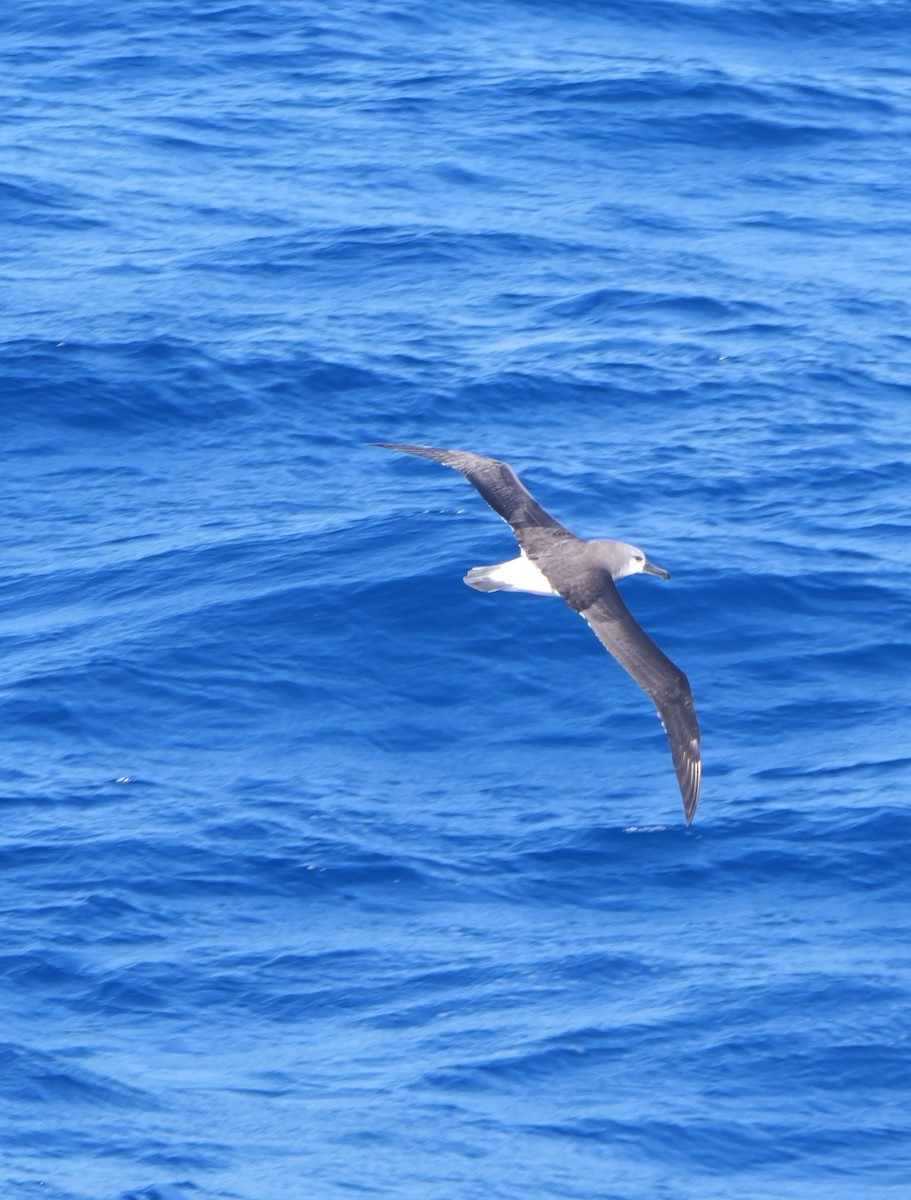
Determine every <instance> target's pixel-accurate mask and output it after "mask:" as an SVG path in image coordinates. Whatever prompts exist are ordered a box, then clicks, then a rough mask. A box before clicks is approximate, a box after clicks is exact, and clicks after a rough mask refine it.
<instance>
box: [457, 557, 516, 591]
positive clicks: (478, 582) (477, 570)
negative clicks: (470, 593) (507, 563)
mask: <svg viewBox="0 0 911 1200" xmlns="http://www.w3.org/2000/svg"><path fill="white" fill-rule="evenodd" d="M499 566H500V564H499V563H497V565H496V566H493V567H472V568H471V570H470V571H469V572H468V574H467V575H466V576H465V582H466V583H467V584H468V586H469V587H473V588H476V589H477V590H478V591H479V592H502V591H508V590H509V584H508V583H504V582H503V581H502V580H498V579H495V578H494V573H495V572H496V571H497V569H498V567H499Z"/></svg>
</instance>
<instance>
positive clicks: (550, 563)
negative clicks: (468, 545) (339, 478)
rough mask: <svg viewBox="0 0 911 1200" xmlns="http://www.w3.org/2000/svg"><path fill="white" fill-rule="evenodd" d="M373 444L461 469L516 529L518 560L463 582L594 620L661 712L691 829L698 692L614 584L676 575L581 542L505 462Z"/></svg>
mask: <svg viewBox="0 0 911 1200" xmlns="http://www.w3.org/2000/svg"><path fill="white" fill-rule="evenodd" d="M371 444H372V445H374V446H379V447H381V448H382V449H384V450H398V451H400V452H401V453H402V454H415V455H417V456H418V457H419V458H429V459H431V460H432V461H433V462H438V463H441V464H442V465H443V466H444V467H452V469H453V470H454V471H461V473H462V474H463V475H464V476H465V478H466V479H467V480H468V482H469V483H471V484H473V485H474V487H475V488H477V490H478V491H479V492H480V493H481V495H482V496H483V498H484V499H485V500H486V501H487V503H488V504H489V505H490V507H491V508H492V509H493V510H494V512H496V513H498V514H499V515H500V516H501V517H502V518H503V520H504V521H506V522H507V523H508V524H509V525H510V526H511V527H512V531H513V533H514V534H515V537H516V541H517V542H518V543H519V548H520V550H521V553H520V555H519V557H518V558H513V559H510V560H509V561H508V562H504V563H496V564H495V565H494V566H491V567H472V568H471V570H470V571H469V572H468V574H467V575H466V576H465V583H467V584H468V586H469V587H473V588H476V589H477V590H478V591H481V592H499V591H503V592H533V593H534V594H536V595H544V596H561V597H562V598H563V599H564V600H565V601H566V603H567V604H568V605H569V607H570V608H571V609H573V610H574V611H575V612H577V613H579V615H580V616H581V617H583V618H584V619H585V620H586V621H587V622H588V624H589V626H590V627H591V629H592V632H593V633H594V634H595V636H596V637H597V638H598V640H599V641H600V642H601V643H602V645H603V646H604V647H605V649H606V650H607V651H608V652H609V653H610V654H612V655H613V656H614V658H615V659H616V660H617V662H618V663H619V664H620V666H621V667H623V668H624V669H625V670H626V671H628V672H629V674H630V675H632V677H633V679H635V681H636V683H638V684H639V686H640V687H641V688H643V689H644V690H645V691H646V692H647V693H648V695H649V696H650V697H651V699H652V702H653V703H654V705H655V707H656V708H657V710H658V716H659V717H660V718H661V723H662V725H663V726H664V731H665V733H666V734H667V738H668V741H669V742H670V747H671V758H672V759H673V762H674V771H675V772H676V775H677V783H678V784H679V785H680V794H681V796H682V797H683V811H684V814H685V815H686V823H687V825H689V824H690V822H691V821H692V819H693V814H694V813H695V811H696V804H697V802H698V800H699V784H700V781H701V779H702V762H701V759H700V753H699V724H698V722H697V720H696V708H695V705H694V704H693V693H692V690H691V689H690V684H689V680H688V679H687V677H686V676H685V675H684V673H683V672H682V671H681V670H680V668H679V667H677V666H675V665H674V663H672V662H671V660H670V659H669V658H668V657H667V655H666V654H664V653H663V652H662V651H661V650H659V649H658V647H657V646H656V645H655V643H654V642H653V641H652V639H651V638H650V637H649V636H648V634H647V633H646V632H645V630H644V629H643V628H642V627H641V625H639V623H638V622H637V621H636V619H635V618H634V617H633V614H632V613H631V612H630V610H629V609H628V608H627V607H626V604H625V603H624V602H623V599H622V597H621V596H620V593H619V591H618V590H617V587H616V581H617V580H618V579H624V578H625V577H626V576H627V575H638V574H640V573H644V574H646V575H657V576H658V578H659V579H670V572H669V571H666V570H665V569H664V568H663V567H658V566H656V565H655V564H654V563H653V562H649V560H648V557H647V555H646V554H645V553H644V552H643V551H642V550H640V549H639V548H638V546H631V545H629V544H628V543H627V542H616V541H613V540H611V539H610V538H592V539H590V540H586V539H584V538H580V537H576V535H575V534H574V533H571V532H570V531H569V530H568V529H567V528H566V526H565V525H561V524H560V522H559V521H558V520H557V519H556V518H555V517H552V516H551V515H550V513H549V512H547V511H546V510H545V509H544V508H542V507H541V505H540V504H539V503H538V502H537V500H535V498H534V496H532V494H531V492H529V491H528V489H527V488H526V487H525V485H524V484H523V483H522V482H521V480H520V479H519V477H518V475H516V473H515V471H514V470H513V469H512V467H510V466H509V465H508V464H507V463H504V462H500V461H498V460H497V459H495V458H486V457H484V455H481V454H471V453H470V452H469V451H467V450H439V449H436V448H435V447H433V446H412V445H410V444H408V443H406V442H373V443H371Z"/></svg>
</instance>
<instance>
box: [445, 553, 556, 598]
mask: <svg viewBox="0 0 911 1200" xmlns="http://www.w3.org/2000/svg"><path fill="white" fill-rule="evenodd" d="M465 582H466V583H467V584H468V586H469V587H473V588H477V590H478V591H479V592H532V593H533V594H534V595H536V596H559V594H560V593H559V592H555V591H554V589H553V588H552V587H551V586H550V583H549V582H548V579H547V576H546V575H545V574H544V572H543V571H541V570H539V568H538V567H536V566H535V564H534V563H533V562H532V561H531V559H530V558H527V557H526V556H525V554H520V555H519V557H518V558H511V559H510V560H509V562H504V563H497V564H496V565H495V566H492V567H472V568H471V570H470V571H469V572H468V574H467V575H466V576H465Z"/></svg>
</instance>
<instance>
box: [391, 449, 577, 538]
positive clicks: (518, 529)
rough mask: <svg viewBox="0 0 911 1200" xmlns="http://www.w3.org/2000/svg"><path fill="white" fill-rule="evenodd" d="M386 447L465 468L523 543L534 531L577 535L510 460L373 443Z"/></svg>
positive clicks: (466, 476)
mask: <svg viewBox="0 0 911 1200" xmlns="http://www.w3.org/2000/svg"><path fill="white" fill-rule="evenodd" d="M371 445H374V446H381V447H382V448H383V449H384V450H400V451H401V452H402V453H403V454H416V455H417V456H418V457H419V458H429V459H432V460H433V461H434V462H438V463H442V465H443V466H444V467H452V469H453V470H454V471H461V472H462V474H463V475H464V476H465V478H466V479H467V480H468V482H469V483H471V484H473V485H474V486H475V487H476V488H477V489H478V491H479V492H480V493H481V495H482V496H483V497H484V499H485V500H486V501H487V503H488V504H489V505H490V507H491V508H492V509H493V510H494V512H496V513H499V514H500V516H501V517H502V518H503V520H504V521H507V522H508V523H509V524H510V525H511V526H512V528H513V532H514V533H515V535H516V538H517V540H518V542H519V544H520V545H522V544H523V534H524V533H526V532H527V533H531V532H532V531H533V530H547V531H548V532H551V533H556V534H566V535H568V536H569V537H573V536H574V535H573V534H570V532H569V530H568V529H567V528H566V526H565V525H561V524H560V522H559V521H558V520H557V519H556V517H552V516H551V515H550V513H549V512H548V511H547V510H546V509H545V508H542V507H541V505H540V504H539V503H538V502H537V500H536V499H535V498H534V496H533V495H532V494H531V492H529V490H528V488H527V487H525V485H524V484H523V483H522V481H521V480H520V479H519V477H518V475H517V474H516V473H515V471H514V470H513V469H512V467H511V466H509V464H508V463H504V462H500V461H499V460H498V459H496V458H485V457H484V455H482V454H471V453H469V452H468V451H467V450H437V449H435V448H434V447H433V446H411V445H408V444H407V443H405V442H372V443H371Z"/></svg>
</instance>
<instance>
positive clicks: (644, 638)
mask: <svg viewBox="0 0 911 1200" xmlns="http://www.w3.org/2000/svg"><path fill="white" fill-rule="evenodd" d="M581 615H582V616H583V617H584V618H585V620H586V621H587V622H588V624H589V625H590V626H591V628H592V630H593V631H594V633H595V636H596V637H597V638H598V640H599V641H600V642H601V643H602V645H603V646H604V647H605V648H606V649H607V650H608V651H609V652H610V653H611V654H612V655H613V656H614V658H615V659H616V660H617V662H618V663H619V664H620V666H621V667H623V668H624V670H626V671H628V672H629V673H630V675H632V677H633V679H635V681H636V683H638V684H639V686H640V687H641V688H644V689H645V691H646V692H648V694H649V696H651V698H652V700H653V702H654V704H655V707H656V708H657V709H658V716H659V717H660V718H661V723H662V725H663V726H664V731H665V733H666V734H667V740H668V741H669V742H670V745H671V758H672V759H673V760H674V771H675V772H676V774H677V782H678V784H679V785H680V794H681V796H682V797H683V811H684V813H685V814H686V823H687V825H689V824H690V822H691V821H692V819H693V814H694V813H695V812H696V805H697V803H698V801H699V785H700V782H701V780H702V761H701V758H700V749H699V722H698V721H697V719H696V706H695V705H694V704H693V693H692V691H691V689H690V683H689V680H688V679H687V677H686V676H685V675H684V673H683V672H682V671H681V670H680V668H679V667H676V666H674V664H673V663H672V662H671V660H670V659H669V658H668V657H667V655H666V654H664V653H663V651H661V650H659V649H658V647H657V646H656V645H655V643H654V642H653V641H652V639H651V638H650V637H649V636H648V634H647V633H646V632H645V630H644V629H643V628H642V626H641V625H640V624H639V623H638V621H637V620H636V619H635V617H634V616H633V614H632V613H631V612H630V610H629V609H628V608H627V607H626V605H625V604H624V602H623V597H622V596H621V595H620V593H619V592H618V591H617V587H616V585H615V584H614V581H613V580H612V579H611V577H610V576H609V575H608V574H607V572H604V583H603V587H602V590H601V595H600V596H599V597H598V599H597V600H595V602H594V603H593V604H591V605H589V607H588V608H586V609H584V610H582V613H581Z"/></svg>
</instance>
